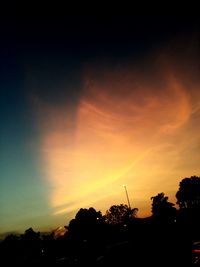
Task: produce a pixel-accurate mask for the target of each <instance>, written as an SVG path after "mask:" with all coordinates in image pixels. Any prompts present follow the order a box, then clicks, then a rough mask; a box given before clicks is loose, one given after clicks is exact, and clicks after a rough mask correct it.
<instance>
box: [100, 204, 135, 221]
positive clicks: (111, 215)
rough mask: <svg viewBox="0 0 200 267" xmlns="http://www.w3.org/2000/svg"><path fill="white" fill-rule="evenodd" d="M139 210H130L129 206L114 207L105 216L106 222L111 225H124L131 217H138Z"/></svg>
mask: <svg viewBox="0 0 200 267" xmlns="http://www.w3.org/2000/svg"><path fill="white" fill-rule="evenodd" d="M137 211H138V209H133V210H132V209H130V208H129V207H128V206H127V205H124V204H120V205H113V206H111V207H110V209H109V210H107V211H106V214H105V222H106V223H108V224H111V225H117V224H123V223H126V222H127V220H128V219H129V218H130V217H131V216H136V214H137Z"/></svg>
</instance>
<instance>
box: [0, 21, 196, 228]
mask: <svg viewBox="0 0 200 267" xmlns="http://www.w3.org/2000/svg"><path fill="white" fill-rule="evenodd" d="M0 38H1V44H0V58H1V63H0V68H1V74H0V76H1V77H0V78H1V79H0V88H1V98H0V116H1V127H0V145H1V148H0V170H1V174H0V233H5V232H10V231H18V232H20V231H22V232H23V231H24V230H25V229H27V228H29V227H33V228H34V229H36V230H40V231H48V230H51V229H54V228H55V227H58V226H63V225H67V224H68V223H69V221H70V220H71V219H72V218H73V217H74V216H75V214H76V212H77V211H78V210H79V209H80V208H89V207H94V208H95V209H97V210H101V211H102V213H104V212H105V211H106V210H107V209H109V207H110V206H111V205H114V204H121V203H124V204H127V199H126V194H125V191H124V188H123V186H122V185H123V184H126V188H127V190H128V195H129V198H130V204H131V207H132V208H138V209H139V212H138V216H139V217H145V216H149V215H150V214H151V200H150V198H151V197H152V196H154V195H156V194H158V193H160V192H164V193H165V194H166V195H167V196H169V201H171V202H173V203H175V202H176V199H175V194H176V192H177V191H178V186H179V182H180V181H181V180H182V179H183V178H184V177H190V176H192V175H197V176H199V175H200V164H199V162H200V81H199V77H200V75H199V62H200V61H199V20H198V18H197V17H195V16H193V17H190V16H182V17H178V16H164V17H163V16H162V17H161V16H135V17H134V16H132V17H128V16H126V17H123V16H110V17H108V16H107V17H100V16H98V17H95V16H68V17H62V16H58V17H51V16H49V17H43V16H42V17H40V18H39V19H38V18H37V20H36V18H34V17H27V18H26V19H24V20H23V19H21V21H20V20H17V21H12V20H8V21H4V22H3V23H2V25H1V32H0Z"/></svg>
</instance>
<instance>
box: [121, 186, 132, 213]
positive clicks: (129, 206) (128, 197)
mask: <svg viewBox="0 0 200 267" xmlns="http://www.w3.org/2000/svg"><path fill="white" fill-rule="evenodd" d="M123 187H124V190H125V193H126V198H127V201H128V207H129V209H131V205H130V201H129V197H128V191H127V189H126V185H125V184H123Z"/></svg>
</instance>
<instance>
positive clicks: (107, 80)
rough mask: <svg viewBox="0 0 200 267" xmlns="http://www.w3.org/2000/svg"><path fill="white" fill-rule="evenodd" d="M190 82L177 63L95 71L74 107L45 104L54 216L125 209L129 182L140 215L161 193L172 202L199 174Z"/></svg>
mask: <svg viewBox="0 0 200 267" xmlns="http://www.w3.org/2000/svg"><path fill="white" fill-rule="evenodd" d="M172 63H173V62H172ZM191 77H192V76H191ZM191 77H190V76H189V74H188V73H187V75H184V73H183V72H182V71H181V72H180V68H179V65H178V63H177V64H176V65H173V64H171V65H170V64H169V63H168V64H167V67H166V64H161V65H159V64H158V66H157V67H155V65H154V67H153V68H151V64H150V63H148V64H147V65H146V66H145V68H144V69H141V68H140V69H138V70H136V68H135V66H131V65H127V66H121V67H116V68H110V67H108V66H105V67H97V66H92V68H91V67H87V68H86V72H85V74H84V79H83V80H84V82H83V86H82V87H83V88H82V90H81V92H82V93H81V95H80V96H79V99H78V101H77V106H76V108H73V110H72V109H71V107H70V106H69V105H68V104H67V102H66V103H64V102H63V101H62V105H61V106H59V105H56V106H54V105H52V104H50V105H49V104H44V103H40V105H39V106H40V108H38V110H39V114H40V115H39V117H40V119H41V118H45V120H44V119H41V120H40V121H41V122H42V123H40V129H41V155H42V159H43V164H44V170H45V173H46V176H47V179H48V182H49V183H50V184H51V188H52V191H51V194H50V195H49V203H50V205H51V206H52V207H53V208H54V210H55V212H54V214H55V215H56V214H61V213H64V212H69V211H72V210H75V209H78V208H80V207H83V206H90V205H92V204H94V203H95V204H96V205H97V206H98V207H100V208H102V209H104V208H108V207H109V205H111V204H113V203H116V201H121V202H123V201H124V199H121V200H120V198H122V195H121V193H120V192H119V193H116V190H119V191H122V190H121V189H120V188H119V186H120V185H121V184H123V183H127V184H128V185H129V190H130V195H132V196H134V201H135V203H134V204H135V205H137V207H139V208H140V206H141V207H143V206H144V203H145V201H146V203H147V205H149V203H148V202H149V198H150V197H151V195H152V194H156V193H158V192H159V191H161V190H162V191H165V192H167V193H168V194H169V195H170V197H172V196H173V194H174V192H175V191H176V190H177V187H178V182H179V180H180V178H181V177H182V176H185V175H187V173H188V174H189V175H190V174H191V175H192V174H194V172H196V174H198V173H197V172H199V171H200V168H199V167H198V165H197V159H198V158H199V157H198V152H199V148H198V149H196V146H198V144H199V143H200V138H199V135H198V134H197V133H196V130H197V132H199V130H200V129H199V127H198V126H197V123H199V120H200V119H199V106H200V93H199V83H198V80H197V79H194V82H193V80H192V78H191ZM42 114H43V115H42ZM184 153H188V157H187V160H188V162H187V164H188V168H187V171H185V172H184V173H183V170H181V169H179V168H178V166H180V165H181V163H182V162H185V160H186V159H185V155H184ZM193 158H194V159H195V161H196V163H195V164H193V165H192V164H191V162H192V161H193ZM131 199H132V197H131ZM65 203H66V206H65ZM143 213H144V214H147V213H148V211H143Z"/></svg>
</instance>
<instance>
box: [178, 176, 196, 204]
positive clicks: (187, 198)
mask: <svg viewBox="0 0 200 267" xmlns="http://www.w3.org/2000/svg"><path fill="white" fill-rule="evenodd" d="M176 198H177V204H178V205H179V207H180V209H186V208H200V177H198V176H191V177H190V178H184V179H182V181H181V182H180V184H179V190H178V192H177V193H176Z"/></svg>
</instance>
